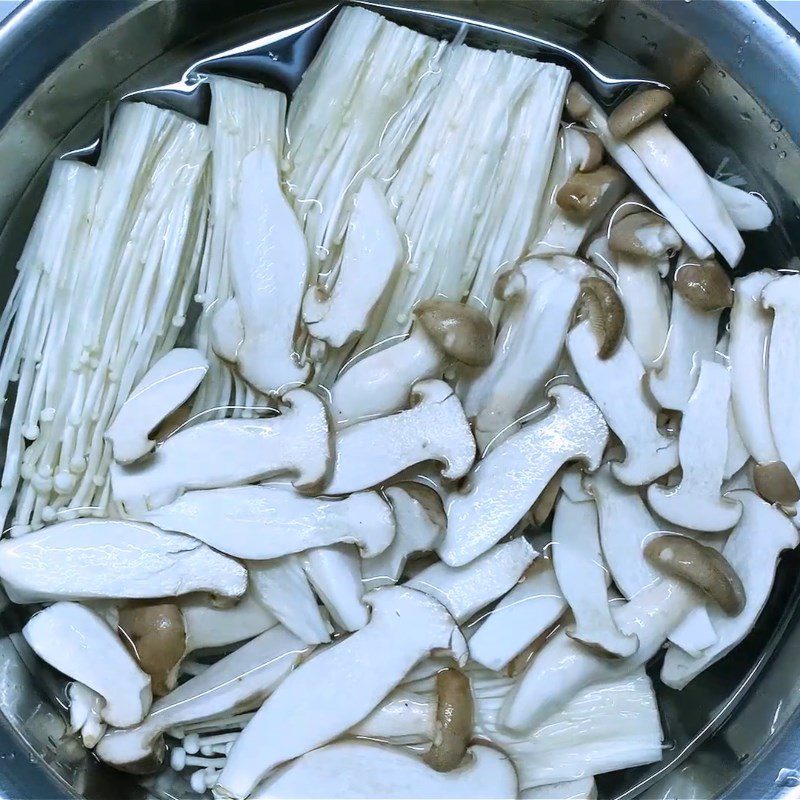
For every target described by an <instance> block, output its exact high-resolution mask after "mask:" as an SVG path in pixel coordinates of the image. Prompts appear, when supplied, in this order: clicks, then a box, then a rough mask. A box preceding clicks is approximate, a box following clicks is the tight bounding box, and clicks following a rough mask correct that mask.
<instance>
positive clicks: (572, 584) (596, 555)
mask: <svg viewBox="0 0 800 800" xmlns="http://www.w3.org/2000/svg"><path fill="white" fill-rule="evenodd" d="M552 537H553V539H552V541H553V545H552V559H553V567H554V568H555V573H556V577H557V579H558V585H559V588H560V589H561V592H562V593H563V595H564V598H565V599H566V601H567V603H568V604H569V607H570V608H571V609H572V614H573V616H574V618H575V622H574V624H570V625H568V626H567V629H566V632H567V635H568V636H571V637H572V638H573V639H577V640H578V641H581V642H583V643H584V644H586V645H588V646H589V647H593V648H596V649H597V650H600V651H601V652H604V653H608V654H609V655H612V656H623V657H624V656H629V655H632V654H633V653H634V652H635V650H636V648H637V647H638V646H639V643H638V641H637V640H636V636H635V635H626V634H624V633H622V632H621V631H620V630H619V628H617V625H616V623H615V622H614V619H613V617H612V616H611V609H610V607H609V603H608V584H609V581H610V575H609V572H608V569H607V568H606V565H605V561H604V559H603V554H602V552H601V550H600V532H599V525H598V519H597V508H596V506H595V504H594V503H593V502H592V500H591V497H587V498H586V499H584V500H582V501H578V502H575V501H574V500H571V499H570V498H569V497H568V496H567V494H566V493H564V494H562V495H561V497H560V498H559V500H558V502H557V504H556V512H555V516H554V517H553V530H552ZM471 647H472V643H470V648H471Z"/></svg>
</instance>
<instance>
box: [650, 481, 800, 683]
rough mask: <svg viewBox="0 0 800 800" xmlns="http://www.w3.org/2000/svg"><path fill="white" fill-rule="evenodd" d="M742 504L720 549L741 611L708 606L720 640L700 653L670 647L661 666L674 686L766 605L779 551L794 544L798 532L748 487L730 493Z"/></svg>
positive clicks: (726, 646)
mask: <svg viewBox="0 0 800 800" xmlns="http://www.w3.org/2000/svg"><path fill="white" fill-rule="evenodd" d="M731 494H732V496H733V497H734V498H735V499H736V500H738V501H739V502H740V503H741V505H742V509H743V511H742V517H741V519H740V520H739V523H738V524H737V526H736V527H735V528H734V529H733V531H732V532H731V535H730V536H729V537H728V540H727V542H726V543H725V546H724V547H723V548H722V555H723V556H724V557H725V558H726V559H727V560H728V563H729V564H730V565H731V567H733V569H734V571H735V572H736V574H737V575H738V576H739V577H740V578H741V581H742V584H743V586H744V592H745V595H746V598H747V599H746V601H745V605H744V610H743V611H742V612H741V613H740V614H738V615H737V616H730V615H729V614H726V613H725V612H724V611H723V610H722V609H720V608H717V607H715V606H712V607H711V609H710V614H711V618H712V621H713V623H714V627H715V628H716V630H717V634H718V637H719V638H718V640H717V642H716V643H715V644H714V645H713V646H712V647H709V648H708V649H706V650H704V651H703V652H702V653H701V654H700V655H699V656H698V657H696V658H691V657H690V656H689V655H687V654H686V653H684V652H682V651H681V650H679V649H677V648H674V647H670V648H669V649H668V650H667V654H666V657H665V658H664V664H663V666H662V668H661V680H662V681H664V683H666V684H667V686H671V687H672V688H673V689H683V687H684V686H686V684H687V683H689V681H691V680H693V679H694V678H695V677H697V675H699V674H700V673H701V672H702V671H703V670H705V669H707V668H708V667H710V666H711V665H712V664H714V663H716V662H717V661H719V660H720V659H721V658H723V657H724V656H726V655H727V654H728V653H729V652H730V651H731V650H732V649H733V648H734V647H735V646H736V645H737V644H739V642H741V641H742V639H744V637H745V636H746V635H747V634H748V633H749V632H750V631H751V630H752V629H753V626H754V625H755V624H756V621H757V619H758V617H759V615H760V614H761V611H762V609H763V608H764V605H765V603H766V602H767V598H768V597H769V593H770V591H771V589H772V582H773V579H774V577H775V568H776V566H777V562H778V559H779V557H780V554H781V552H783V551H784V550H789V549H792V548H794V547H797V545H798V534H797V530H796V529H795V527H794V525H793V524H792V523H791V521H790V520H789V519H787V517H786V515H785V514H783V513H782V512H781V511H779V510H778V509H776V508H774V507H772V506H771V505H769V503H767V502H765V501H764V500H762V499H761V498H760V497H758V495H756V494H755V493H754V492H752V491H748V490H741V491H735V492H732V493H731Z"/></svg>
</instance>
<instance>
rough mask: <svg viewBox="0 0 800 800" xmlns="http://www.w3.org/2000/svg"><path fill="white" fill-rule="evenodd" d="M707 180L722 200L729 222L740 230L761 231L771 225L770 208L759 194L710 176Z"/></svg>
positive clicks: (771, 215)
mask: <svg viewBox="0 0 800 800" xmlns="http://www.w3.org/2000/svg"><path fill="white" fill-rule="evenodd" d="M708 182H709V183H710V184H711V189H712V190H713V192H714V194H716V195H717V197H718V198H719V199H720V200H722V203H723V205H724V206H725V208H726V209H727V211H728V216H729V217H730V218H731V222H733V224H734V225H735V226H736V227H737V228H738V229H739V230H740V231H761V230H764V229H765V228H769V226H770V225H772V221H773V214H772V209H770V207H769V206H768V205H767V203H766V201H765V200H764V198H762V197H761V196H760V195H758V194H756V193H755V192H746V191H745V190H744V189H740V188H738V187H737V186H732V185H731V184H729V183H724V182H723V181H719V180H716V179H715V178H712V177H710V176H709V178H708Z"/></svg>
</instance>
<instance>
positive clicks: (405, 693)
mask: <svg viewBox="0 0 800 800" xmlns="http://www.w3.org/2000/svg"><path fill="white" fill-rule="evenodd" d="M436 705H437V703H436V696H435V695H433V694H430V693H425V694H419V693H417V692H415V691H412V690H410V689H407V688H406V687H404V686H400V687H399V688H397V689H395V690H394V691H393V692H392V693H391V694H390V695H389V696H388V697H387V698H386V699H385V700H384V701H383V702H382V703H381V704H380V705H379V706H378V707H377V708H376V709H375V710H374V711H373V712H372V713H371V714H370V715H369V716H367V717H365V718H364V719H362V720H361V722H359V723H358V725H356V726H355V727H353V729H352V730H351V731H350V733H351V734H352V735H353V736H359V737H362V738H365V739H377V740H379V741H385V742H390V743H391V744H395V745H398V744H400V745H402V744H423V743H424V742H429V741H431V739H432V738H433V735H434V731H435V730H436Z"/></svg>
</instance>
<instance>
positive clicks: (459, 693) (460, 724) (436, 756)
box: [424, 667, 474, 772]
mask: <svg viewBox="0 0 800 800" xmlns="http://www.w3.org/2000/svg"><path fill="white" fill-rule="evenodd" d="M436 693H437V695H438V703H437V705H436V729H435V731H434V734H433V743H432V744H431V747H430V750H428V752H427V753H426V754H425V757H424V761H425V763H426V764H427V765H428V766H429V767H432V768H433V769H435V770H436V771H437V772H450V770H453V769H455V768H456V767H457V766H458V765H459V764H460V763H461V761H462V760H463V758H464V754H465V753H466V752H467V747H468V746H469V743H470V740H471V739H472V720H473V714H474V704H473V700H472V690H471V688H470V683H469V678H468V677H467V676H466V675H465V674H464V673H463V672H462V671H461V670H460V669H456V668H455V667H448V668H447V669H443V670H441V672H438V673H437V675H436Z"/></svg>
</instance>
